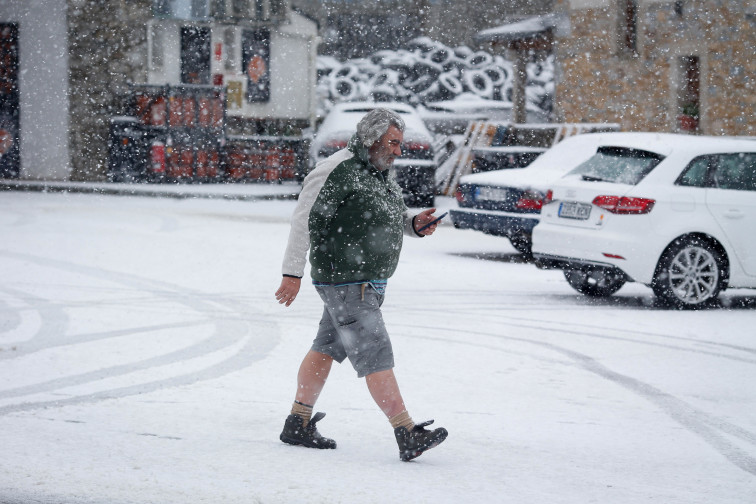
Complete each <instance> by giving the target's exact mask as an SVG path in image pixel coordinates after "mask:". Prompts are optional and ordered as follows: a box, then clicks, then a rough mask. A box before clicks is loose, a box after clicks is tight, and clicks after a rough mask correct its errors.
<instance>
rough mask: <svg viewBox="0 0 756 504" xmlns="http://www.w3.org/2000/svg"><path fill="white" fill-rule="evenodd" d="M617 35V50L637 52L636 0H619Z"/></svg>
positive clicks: (623, 52)
mask: <svg viewBox="0 0 756 504" xmlns="http://www.w3.org/2000/svg"><path fill="white" fill-rule="evenodd" d="M618 4H619V17H618V23H617V24H618V26H617V37H618V43H619V52H620V53H622V54H629V55H635V54H637V53H638V0H620V1H619V2H618Z"/></svg>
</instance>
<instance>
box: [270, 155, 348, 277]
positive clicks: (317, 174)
mask: <svg viewBox="0 0 756 504" xmlns="http://www.w3.org/2000/svg"><path fill="white" fill-rule="evenodd" d="M352 156H353V154H352V153H351V152H350V151H348V150H347V149H343V150H340V151H339V152H337V153H336V154H334V155H333V156H331V157H329V158H327V159H324V160H323V161H321V162H319V163H318V164H317V165H316V166H315V168H314V169H313V170H312V171H311V172H310V173H309V174H308V175H307V176H306V177H305V179H304V182H303V183H302V191H301V192H300V193H299V198H298V200H297V206H296V207H295V208H294V213H293V214H292V216H291V229H290V230H289V241H288V243H287V244H286V252H285V253H284V259H283V267H282V269H281V271H282V273H283V274H284V275H288V276H294V277H299V278H302V276H304V269H305V265H306V264H307V250H308V249H309V248H310V229H309V226H308V221H309V219H310V210H311V209H312V205H314V204H315V200H316V199H317V198H318V194H320V189H321V188H322V187H323V184H325V181H326V180H327V179H328V176H329V175H330V174H331V172H332V171H333V170H334V169H335V168H336V167H337V166H338V165H339V164H340V163H342V162H343V161H346V160H347V159H349V158H351V157H352Z"/></svg>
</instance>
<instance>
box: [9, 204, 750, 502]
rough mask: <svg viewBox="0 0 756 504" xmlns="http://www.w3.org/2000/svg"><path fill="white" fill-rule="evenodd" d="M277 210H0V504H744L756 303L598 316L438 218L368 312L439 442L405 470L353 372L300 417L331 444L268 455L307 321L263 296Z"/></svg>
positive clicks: (274, 279) (647, 302)
mask: <svg viewBox="0 0 756 504" xmlns="http://www.w3.org/2000/svg"><path fill="white" fill-rule="evenodd" d="M293 205H294V203H293V202H291V201H256V202H245V201H224V200H210V199H175V198H165V199H160V198H146V197H138V196H128V197H125V196H105V195H91V194H45V193H23V192H12V191H11V192H9V191H5V192H2V193H0V279H1V280H0V502H2V503H4V504H7V503H12V504H21V503H37V502H41V503H56V504H57V503H90V502H91V503H102V504H105V503H107V504H120V503H131V504H143V503H156V504H166V503H180V504H194V503H224V504H225V503H231V502H233V503H241V504H244V503H257V502H261V503H289V502H327V503H336V502H344V503H385V502H412V503H426V502H428V503H430V502H434V503H458V502H492V503H493V502H495V503H500V502H509V503H548V504H554V503H574V504H585V503H588V502H600V503H612V504H618V503H620V504H621V503H628V504H637V503H639V502H660V503H665V504H675V503H680V504H682V503H685V504H691V503H706V504H711V503H717V504H721V503H752V502H753V501H754V496H756V388H754V386H753V384H754V383H756V339H755V338H756V333H755V332H754V325H756V293H754V291H727V292H726V293H724V295H723V296H722V304H723V306H722V307H721V308H718V309H710V310H703V311H695V312H679V311H667V310H663V309H660V308H658V307H657V306H656V305H655V304H654V300H653V297H652V294H651V291H650V290H649V289H647V288H645V287H642V286H638V285H632V284H630V285H627V286H625V287H624V288H623V289H622V290H621V291H620V292H619V293H618V294H617V295H616V296H614V297H611V298H609V299H605V300H598V301H596V300H593V301H592V300H590V299H587V298H585V297H582V296H580V295H578V294H576V293H575V292H573V291H572V290H571V289H570V288H569V286H568V285H567V284H566V282H565V281H564V280H563V278H562V276H561V274H560V273H559V272H554V271H541V270H538V269H536V268H535V267H534V266H532V265H530V264H526V263H523V262H522V261H521V260H520V258H519V256H518V255H516V254H515V252H514V250H513V249H512V248H511V247H510V245H509V244H508V242H507V241H506V240H504V239H501V238H495V237H489V236H485V235H483V234H481V233H476V232H472V231H460V230H455V229H453V228H452V227H451V226H450V225H449V224H448V222H447V223H446V225H445V226H442V227H441V228H439V230H438V232H437V233H436V234H435V235H434V236H433V237H431V238H428V239H407V240H406V241H405V249H404V252H403V256H402V261H401V264H400V267H399V270H398V272H397V274H396V275H395V277H394V278H393V279H392V280H391V281H390V282H389V288H388V293H387V301H386V303H385V305H384V308H385V309H384V315H385V318H386V321H387V325H388V328H389V331H390V333H391V335H392V339H393V342H394V349H395V353H396V360H397V368H396V373H397V376H398V379H399V382H400V385H401V387H402V391H403V394H404V398H405V400H406V403H407V405H408V407H409V411H410V413H411V415H412V416H413V417H414V419H415V420H417V421H421V420H425V419H428V418H435V419H436V425H441V426H444V427H446V428H447V429H448V430H449V433H450V434H449V438H448V439H447V441H446V442H445V443H444V444H442V445H441V446H439V447H438V448H436V449H434V450H431V451H430V452H428V453H426V454H424V455H423V456H422V457H420V458H418V459H417V460H415V461H413V462H410V463H403V462H400V461H399V458H398V452H397V448H396V444H395V441H394V439H393V434H392V431H391V428H390V426H389V424H388V422H387V420H386V419H385V418H383V416H382V414H381V413H380V411H379V410H378V408H377V407H376V406H375V405H374V404H373V403H372V400H371V399H370V396H369V394H368V392H367V389H366V387H365V385H364V382H363V381H362V380H358V379H356V377H355V374H354V372H353V370H352V369H351V367H350V366H349V365H348V364H345V365H342V366H337V367H334V370H333V372H332V374H331V378H330V380H329V383H328V385H327V387H326V389H325V391H324V394H323V396H322V398H321V400H320V401H319V402H318V404H317V407H316V410H319V411H325V412H327V413H328V416H327V417H326V418H325V419H324V420H323V421H322V422H321V423H320V424H319V427H320V430H321V432H322V433H323V434H324V435H326V436H329V437H333V438H335V439H336V441H337V442H338V449H336V450H328V451H318V450H308V449H304V448H300V447H293V446H288V445H285V444H283V443H281V442H279V440H278V435H279V433H280V430H281V427H282V425H283V421H284V419H285V417H286V415H287V414H288V411H289V408H290V406H291V401H292V399H293V396H294V388H295V375H296V372H297V368H298V365H299V362H300V359H301V357H302V356H303V355H304V353H305V352H306V350H307V348H308V346H309V343H310V341H311V338H312V337H313V335H314V332H315V329H316V325H317V321H318V320H319V317H320V313H321V310H322V307H321V303H320V301H319V299H318V298H317V295H316V294H315V292H314V290H313V289H312V288H311V287H309V286H307V285H306V286H305V288H304V289H303V292H302V293H301V294H300V296H299V298H298V299H297V301H296V302H295V304H294V305H292V306H291V307H290V308H288V309H287V308H284V307H282V306H280V305H278V304H276V303H275V300H274V296H273V292H274V291H275V289H276V288H277V286H278V283H279V279H280V276H279V270H280V259H281V254H282V251H283V248H284V245H285V241H286V237H287V234H288V224H287V220H288V216H289V214H290V212H291V210H292V208H293ZM451 205H452V202H450V201H442V202H441V205H440V206H451Z"/></svg>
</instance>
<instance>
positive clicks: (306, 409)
mask: <svg viewBox="0 0 756 504" xmlns="http://www.w3.org/2000/svg"><path fill="white" fill-rule="evenodd" d="M291 414H292V415H299V416H301V417H302V419H303V420H304V422H302V425H303V426H304V425H307V424H308V423H310V418H312V406H310V405H309V404H305V403H301V402H299V401H294V404H292V405H291Z"/></svg>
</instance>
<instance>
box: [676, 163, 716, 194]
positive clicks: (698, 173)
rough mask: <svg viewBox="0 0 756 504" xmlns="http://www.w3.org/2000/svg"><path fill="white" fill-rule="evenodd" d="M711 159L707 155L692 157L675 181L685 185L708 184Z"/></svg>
mask: <svg viewBox="0 0 756 504" xmlns="http://www.w3.org/2000/svg"><path fill="white" fill-rule="evenodd" d="M711 161H712V160H711V158H710V157H709V156H701V157H697V158H695V159H693V161H691V162H690V164H688V166H687V168H685V171H683V172H682V174H681V175H680V176H679V177H678V179H677V181H676V182H675V183H676V184H677V185H681V186H687V187H706V186H707V185H709V184H708V181H709V178H708V173H709V167H710V166H711Z"/></svg>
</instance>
